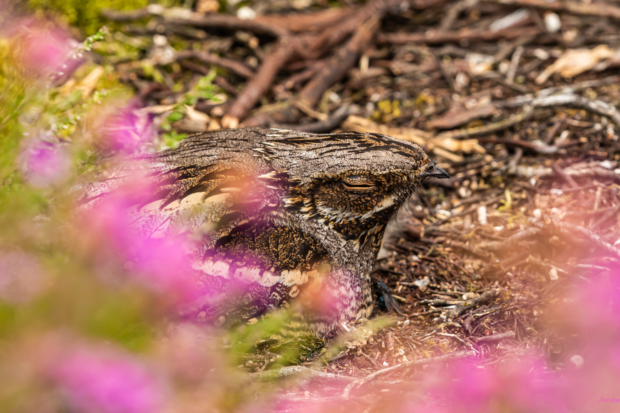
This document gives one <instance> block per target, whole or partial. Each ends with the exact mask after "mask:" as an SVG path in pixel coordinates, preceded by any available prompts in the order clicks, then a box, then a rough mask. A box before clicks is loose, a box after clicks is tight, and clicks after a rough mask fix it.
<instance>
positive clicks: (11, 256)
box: [0, 251, 46, 304]
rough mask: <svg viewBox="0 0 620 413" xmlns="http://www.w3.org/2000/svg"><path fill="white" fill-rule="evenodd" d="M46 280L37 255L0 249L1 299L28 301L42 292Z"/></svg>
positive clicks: (13, 301)
mask: <svg viewBox="0 0 620 413" xmlns="http://www.w3.org/2000/svg"><path fill="white" fill-rule="evenodd" d="M45 281H46V280H45V275H44V272H43V269H42V268H41V265H40V264H39V262H38V260H37V259H36V258H35V257H33V256H31V255H29V254H26V253H24V252H21V251H0V301H5V302H8V303H11V304H20V303H25V302H28V301H30V300H31V299H33V298H35V297H36V296H37V295H39V294H40V293H41V292H42V290H43V289H44V288H45V286H46V282H45Z"/></svg>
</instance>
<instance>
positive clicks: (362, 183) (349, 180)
mask: <svg viewBox="0 0 620 413" xmlns="http://www.w3.org/2000/svg"><path fill="white" fill-rule="evenodd" d="M342 186H344V188H345V189H348V190H351V191H357V192H370V191H372V190H374V189H375V182H374V181H373V180H371V179H368V178H367V177H365V176H362V175H352V176H348V177H346V178H344V179H343V180H342Z"/></svg>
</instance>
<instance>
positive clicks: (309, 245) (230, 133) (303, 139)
mask: <svg viewBox="0 0 620 413" xmlns="http://www.w3.org/2000/svg"><path fill="white" fill-rule="evenodd" d="M137 158H138V159H136V162H138V161H140V162H141V163H142V165H144V164H146V167H145V166H142V168H143V169H145V170H146V175H145V176H146V179H148V181H149V184H150V185H152V188H153V190H152V196H150V199H148V201H144V200H142V201H140V202H139V204H137V205H135V206H134V208H135V212H134V213H135V219H134V220H133V224H132V225H133V226H135V228H137V229H138V231H139V232H140V234H141V235H142V236H143V237H147V238H148V237H152V238H157V237H163V236H166V235H168V234H172V233H174V234H183V235H185V236H187V237H191V238H192V239H193V240H194V241H195V242H194V244H193V245H195V248H193V249H192V250H191V251H188V254H189V255H190V256H191V262H192V268H193V271H194V274H193V277H195V279H196V282H197V283H199V284H200V285H202V286H204V287H205V288H206V289H208V290H209V291H211V292H213V291H215V294H213V293H211V294H210V295H209V296H208V297H207V296H206V297H204V298H203V299H199V300H197V301H196V302H192V303H190V304H188V305H187V306H186V307H185V308H184V309H183V311H182V314H180V316H181V317H184V318H190V319H192V320H193V321H202V322H214V323H217V324H222V323H228V322H234V321H235V320H250V319H252V318H255V317H259V316H261V315H262V314H265V313H266V312H268V311H269V310H272V309H276V308H279V307H286V306H289V305H290V304H291V303H292V302H294V303H298V302H300V301H303V302H305V303H308V302H310V303H312V302H320V303H321V305H322V310H321V311H318V310H316V309H313V308H314V307H313V306H312V305H308V306H307V307H304V308H308V312H307V314H306V313H304V318H306V320H307V322H308V323H309V325H310V326H311V328H312V330H313V331H314V333H315V334H316V335H318V336H319V337H326V336H328V335H329V334H330V332H332V331H334V330H335V329H336V328H337V327H338V326H340V325H342V323H348V322H351V321H355V320H359V319H363V318H368V317H369V316H370V315H371V312H372V308H373V305H372V304H373V298H372V289H371V279H370V271H371V268H372V265H373V262H374V260H375V258H376V255H377V252H378V250H379V248H380V246H381V241H382V237H383V233H384V230H385V227H386V225H387V223H388V220H389V219H390V217H391V216H392V215H393V214H394V213H395V212H396V211H397V209H398V208H399V207H400V206H401V205H402V204H403V202H404V201H405V200H406V199H407V198H408V197H409V195H410V194H411V192H412V191H413V190H414V189H415V188H416V186H417V185H418V184H419V183H420V182H421V180H423V179H424V178H425V177H437V178H447V177H448V174H447V173H446V172H445V171H443V170H442V169H440V168H439V167H437V166H436V164H435V162H434V161H432V160H431V159H430V158H429V157H428V156H427V155H426V153H424V151H423V150H422V148H420V147H419V146H417V145H415V144H411V143H408V142H405V141H402V140H398V139H394V138H391V137H389V136H385V135H380V134H375V133H355V132H340V133H334V134H311V133H303V132H296V131H291V130H281V129H258V128H257V129H254V128H250V129H231V130H222V131H216V132H206V133H200V134H197V135H193V136H190V137H188V138H187V139H185V140H184V141H182V142H181V144H180V146H179V147H178V148H177V149H172V150H166V151H163V152H159V153H154V154H148V155H141V156H138V157H137ZM129 169H131V168H129ZM114 174H116V178H118V179H113V178H115V177H114V176H112V177H111V178H110V177H109V179H106V180H102V181H101V182H99V183H97V184H94V185H92V186H91V187H90V189H89V190H88V192H87V198H86V199H87V202H90V201H93V202H94V200H98V199H102V198H104V197H105V195H106V194H108V193H111V192H113V191H114V188H115V187H117V186H118V185H119V182H121V181H122V178H123V177H124V176H128V173H127V172H124V173H123V172H118V171H117V172H113V173H112V175H114ZM123 174H124V175H123ZM129 174H130V173H129ZM325 307H327V309H325Z"/></svg>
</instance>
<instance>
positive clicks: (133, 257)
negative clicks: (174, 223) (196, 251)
mask: <svg viewBox="0 0 620 413" xmlns="http://www.w3.org/2000/svg"><path fill="white" fill-rule="evenodd" d="M128 173H130V174H131V175H132V178H131V179H130V181H129V182H127V183H126V184H125V185H123V186H122V188H117V189H116V190H115V191H114V192H113V194H112V195H110V196H109V197H108V198H107V199H105V200H103V201H102V202H100V203H98V204H97V205H94V206H93V207H92V208H90V209H89V210H87V211H84V216H83V224H84V225H83V226H82V227H81V228H83V229H84V230H85V231H86V233H87V234H88V237H89V239H90V242H91V244H92V245H91V252H92V253H93V254H94V255H95V259H96V260H101V262H102V263H103V265H98V266H99V267H101V268H105V267H106V265H105V263H110V262H117V263H120V264H121V265H122V267H123V268H124V270H125V271H127V273H129V274H130V275H131V276H132V277H133V279H134V280H136V281H138V282H139V283H140V284H142V285H144V286H145V287H147V288H148V289H150V290H152V291H155V292H157V293H159V294H165V295H170V296H173V297H174V298H176V299H178V300H180V301H187V300H191V299H192V298H194V297H195V296H196V294H197V292H196V288H197V287H196V283H195V281H194V279H193V278H192V277H191V271H192V270H191V262H190V256H189V253H188V252H189V250H190V249H191V245H190V244H189V241H188V240H187V239H186V238H184V237H161V238H149V237H148V235H149V234H142V233H140V229H139V228H136V225H134V220H135V215H134V213H135V208H136V206H137V205H140V206H143V205H145V204H146V203H148V200H149V199H151V197H152V196H153V194H154V193H155V189H154V188H153V186H152V185H149V179H148V177H146V176H144V173H143V172H142V171H140V170H135V171H132V172H128ZM102 275H103V276H104V277H105V276H106V274H102Z"/></svg>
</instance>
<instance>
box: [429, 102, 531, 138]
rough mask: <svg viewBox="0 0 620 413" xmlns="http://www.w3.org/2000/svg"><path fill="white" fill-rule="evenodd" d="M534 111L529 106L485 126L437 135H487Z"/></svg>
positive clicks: (529, 115)
mask: <svg viewBox="0 0 620 413" xmlns="http://www.w3.org/2000/svg"><path fill="white" fill-rule="evenodd" d="M533 113H534V110H533V107H531V106H528V107H526V108H525V109H524V110H523V111H522V112H519V113H517V114H515V115H511V116H510V117H508V118H507V119H502V120H500V121H498V122H494V123H491V124H488V125H485V126H477V127H473V128H466V129H457V130H453V131H448V132H442V133H440V134H438V135H437V136H436V138H452V139H462V138H467V137H470V136H479V135H486V134H489V133H493V132H498V131H501V130H504V129H508V128H510V127H511V126H514V125H516V124H519V123H521V122H524V121H525V120H527V119H529V118H530V117H531V116H532V115H533Z"/></svg>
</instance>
